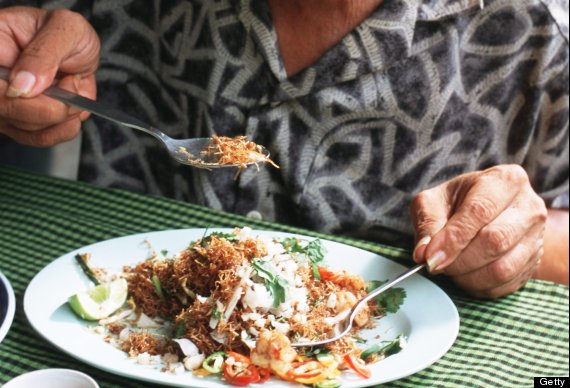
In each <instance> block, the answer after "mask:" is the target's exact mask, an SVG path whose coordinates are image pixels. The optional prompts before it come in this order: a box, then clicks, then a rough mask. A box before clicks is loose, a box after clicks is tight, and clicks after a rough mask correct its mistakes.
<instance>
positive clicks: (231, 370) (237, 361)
mask: <svg viewBox="0 0 570 388" xmlns="http://www.w3.org/2000/svg"><path fill="white" fill-rule="evenodd" d="M228 360H231V361H230V362H228ZM224 377H225V379H226V381H227V382H228V383H229V384H231V385H235V386H238V387H245V386H247V385H249V384H254V383H257V382H260V381H261V376H260V374H259V370H258V369H257V366H255V365H254V364H252V363H251V360H250V358H249V357H247V356H244V355H243V354H239V353H236V352H228V358H227V359H226V361H225V362H224Z"/></svg>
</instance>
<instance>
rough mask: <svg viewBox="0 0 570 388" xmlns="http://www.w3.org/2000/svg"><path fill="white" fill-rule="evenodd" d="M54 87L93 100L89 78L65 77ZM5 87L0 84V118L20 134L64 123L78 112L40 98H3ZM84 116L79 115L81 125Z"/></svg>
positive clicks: (42, 96) (92, 80)
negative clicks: (20, 131)
mask: <svg viewBox="0 0 570 388" xmlns="http://www.w3.org/2000/svg"><path fill="white" fill-rule="evenodd" d="M58 86H60V87H61V88H63V89H66V90H69V91H71V92H75V93H78V94H81V95H84V96H85V97H89V98H94V97H95V94H96V86H95V77H93V76H90V77H86V78H84V79H78V77H77V76H67V77H64V78H63V79H62V80H61V81H60V83H59V84H58ZM5 87H6V83H4V82H1V81H0V117H3V118H4V120H5V121H7V122H9V123H11V124H12V125H13V126H15V127H17V128H20V129H23V130H28V131H34V130H38V129H43V128H46V127H50V126H53V125H56V124H58V123H60V122H63V121H67V120H69V119H71V118H73V116H77V115H78V114H79V112H81V110H80V109H78V108H73V107H70V106H68V105H65V104H63V103H61V102H59V101H57V100H54V99H52V98H50V97H47V96H44V95H40V96H37V97H34V98H27V99H21V98H9V97H4V96H3V95H4V93H3V91H4V89H5ZM88 115H89V114H88V113H87V114H83V115H81V119H82V121H84V120H85V119H86V118H87V117H88Z"/></svg>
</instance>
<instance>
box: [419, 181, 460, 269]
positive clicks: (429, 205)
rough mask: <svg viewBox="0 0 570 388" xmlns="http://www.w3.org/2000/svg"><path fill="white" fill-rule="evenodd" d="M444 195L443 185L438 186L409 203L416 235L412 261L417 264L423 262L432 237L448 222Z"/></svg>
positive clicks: (446, 200)
mask: <svg viewBox="0 0 570 388" xmlns="http://www.w3.org/2000/svg"><path fill="white" fill-rule="evenodd" d="M446 193H447V191H446V190H445V187H444V185H442V186H438V187H435V188H433V189H430V190H426V191H422V192H421V193H419V194H418V195H416V196H415V198H414V199H413V201H412V203H411V206H410V215H411V219H412V224H413V225H414V231H415V235H416V246H415V249H414V253H413V259H414V261H416V262H417V263H421V262H424V261H425V259H426V257H425V250H426V247H427V245H428V244H429V243H430V241H431V238H432V236H434V235H435V234H436V233H437V232H439V231H440V230H441V229H442V228H443V227H444V226H445V224H446V222H447V220H448V217H449V212H450V208H449V206H448V204H449V201H448V199H447V198H446Z"/></svg>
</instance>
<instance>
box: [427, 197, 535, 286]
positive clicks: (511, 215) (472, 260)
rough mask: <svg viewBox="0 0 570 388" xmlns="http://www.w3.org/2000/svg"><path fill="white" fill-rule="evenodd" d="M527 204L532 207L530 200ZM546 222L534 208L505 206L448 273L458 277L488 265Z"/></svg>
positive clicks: (480, 232) (463, 252) (446, 269)
mask: <svg viewBox="0 0 570 388" xmlns="http://www.w3.org/2000/svg"><path fill="white" fill-rule="evenodd" d="M525 197H526V196H525ZM528 203H529V206H530V201H529V202H528ZM543 224H544V222H543V221H542V220H541V219H537V217H536V213H535V212H534V211H530V212H529V211H523V210H522V209H520V208H519V207H510V208H508V209H506V210H505V211H504V212H503V213H501V214H500V215H499V216H498V217H497V218H496V219H495V220H493V221H492V222H491V223H490V224H488V225H485V226H484V227H483V228H482V229H481V230H480V231H479V233H478V234H477V236H475V238H474V239H473V240H472V241H471V242H470V244H469V245H468V246H467V247H466V248H465V249H464V250H463V251H462V252H461V254H460V255H459V256H458V257H457V259H456V260H455V261H454V262H453V263H452V264H450V265H449V267H447V268H445V274H447V275H449V276H458V275H461V274H465V273H468V272H472V271H474V270H476V269H479V268H482V267H484V266H485V265H488V264H489V263H490V262H493V261H495V260H497V259H498V258H500V257H502V256H504V255H506V254H507V253H508V252H509V251H511V250H512V249H513V248H514V247H515V246H516V245H517V244H519V243H520V242H521V240H522V239H523V238H524V237H525V236H527V234H529V233H531V234H532V235H533V236H535V235H537V233H536V231H539V230H541V228H542V229H543V227H542V226H543ZM541 225H542V226H541ZM532 230H534V232H531V231H532ZM537 237H538V235H537ZM435 272H437V271H435Z"/></svg>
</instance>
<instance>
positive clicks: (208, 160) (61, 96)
mask: <svg viewBox="0 0 570 388" xmlns="http://www.w3.org/2000/svg"><path fill="white" fill-rule="evenodd" d="M9 77H10V69H8V68H5V67H2V66H0V79H2V80H4V81H8V80H9ZM43 94H45V95H46V96H48V97H51V98H53V99H56V100H58V101H61V102H63V103H64V104H67V105H71V106H76V107H78V108H80V109H83V110H86V111H88V112H91V113H93V114H94V115H96V116H100V117H103V118H105V119H107V120H110V121H113V122H115V123H117V124H120V125H123V126H125V127H129V128H133V129H138V130H139V131H143V132H145V133H147V134H149V135H151V136H154V137H155V138H156V139H158V140H160V141H161V142H162V144H163V145H164V146H165V147H166V150H167V151H168V153H169V155H170V156H171V157H172V158H173V159H174V160H176V161H177V162H178V163H181V164H186V165H189V166H193V167H197V168H205V169H213V168H220V167H239V168H243V167H244V163H239V164H238V163H235V164H220V163H218V162H217V159H218V157H217V156H215V155H213V154H204V153H201V151H202V150H204V149H205V148H206V147H208V146H209V145H210V144H211V143H212V141H211V138H195V139H181V140H178V139H173V138H171V137H169V136H167V135H166V134H165V133H164V132H162V131H161V130H159V129H158V128H155V127H153V126H150V125H148V124H146V123H144V122H142V121H140V120H138V119H136V118H134V117H132V116H130V115H128V114H126V113H124V112H122V111H120V110H118V109H115V108H112V107H109V106H106V105H103V104H102V103H100V102H96V101H94V100H91V99H89V98H85V97H83V96H80V95H78V94H75V93H72V92H69V91H67V90H63V89H61V88H58V87H57V86H50V87H49V88H47V89H46V90H44V92H43ZM259 147H260V148H259V150H260V152H261V154H262V156H264V157H266V158H269V151H268V150H267V149H266V148H263V147H261V146H259ZM256 162H257V163H258V162H259V160H256V161H254V160H252V161H251V162H249V163H246V164H255V163H256Z"/></svg>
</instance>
